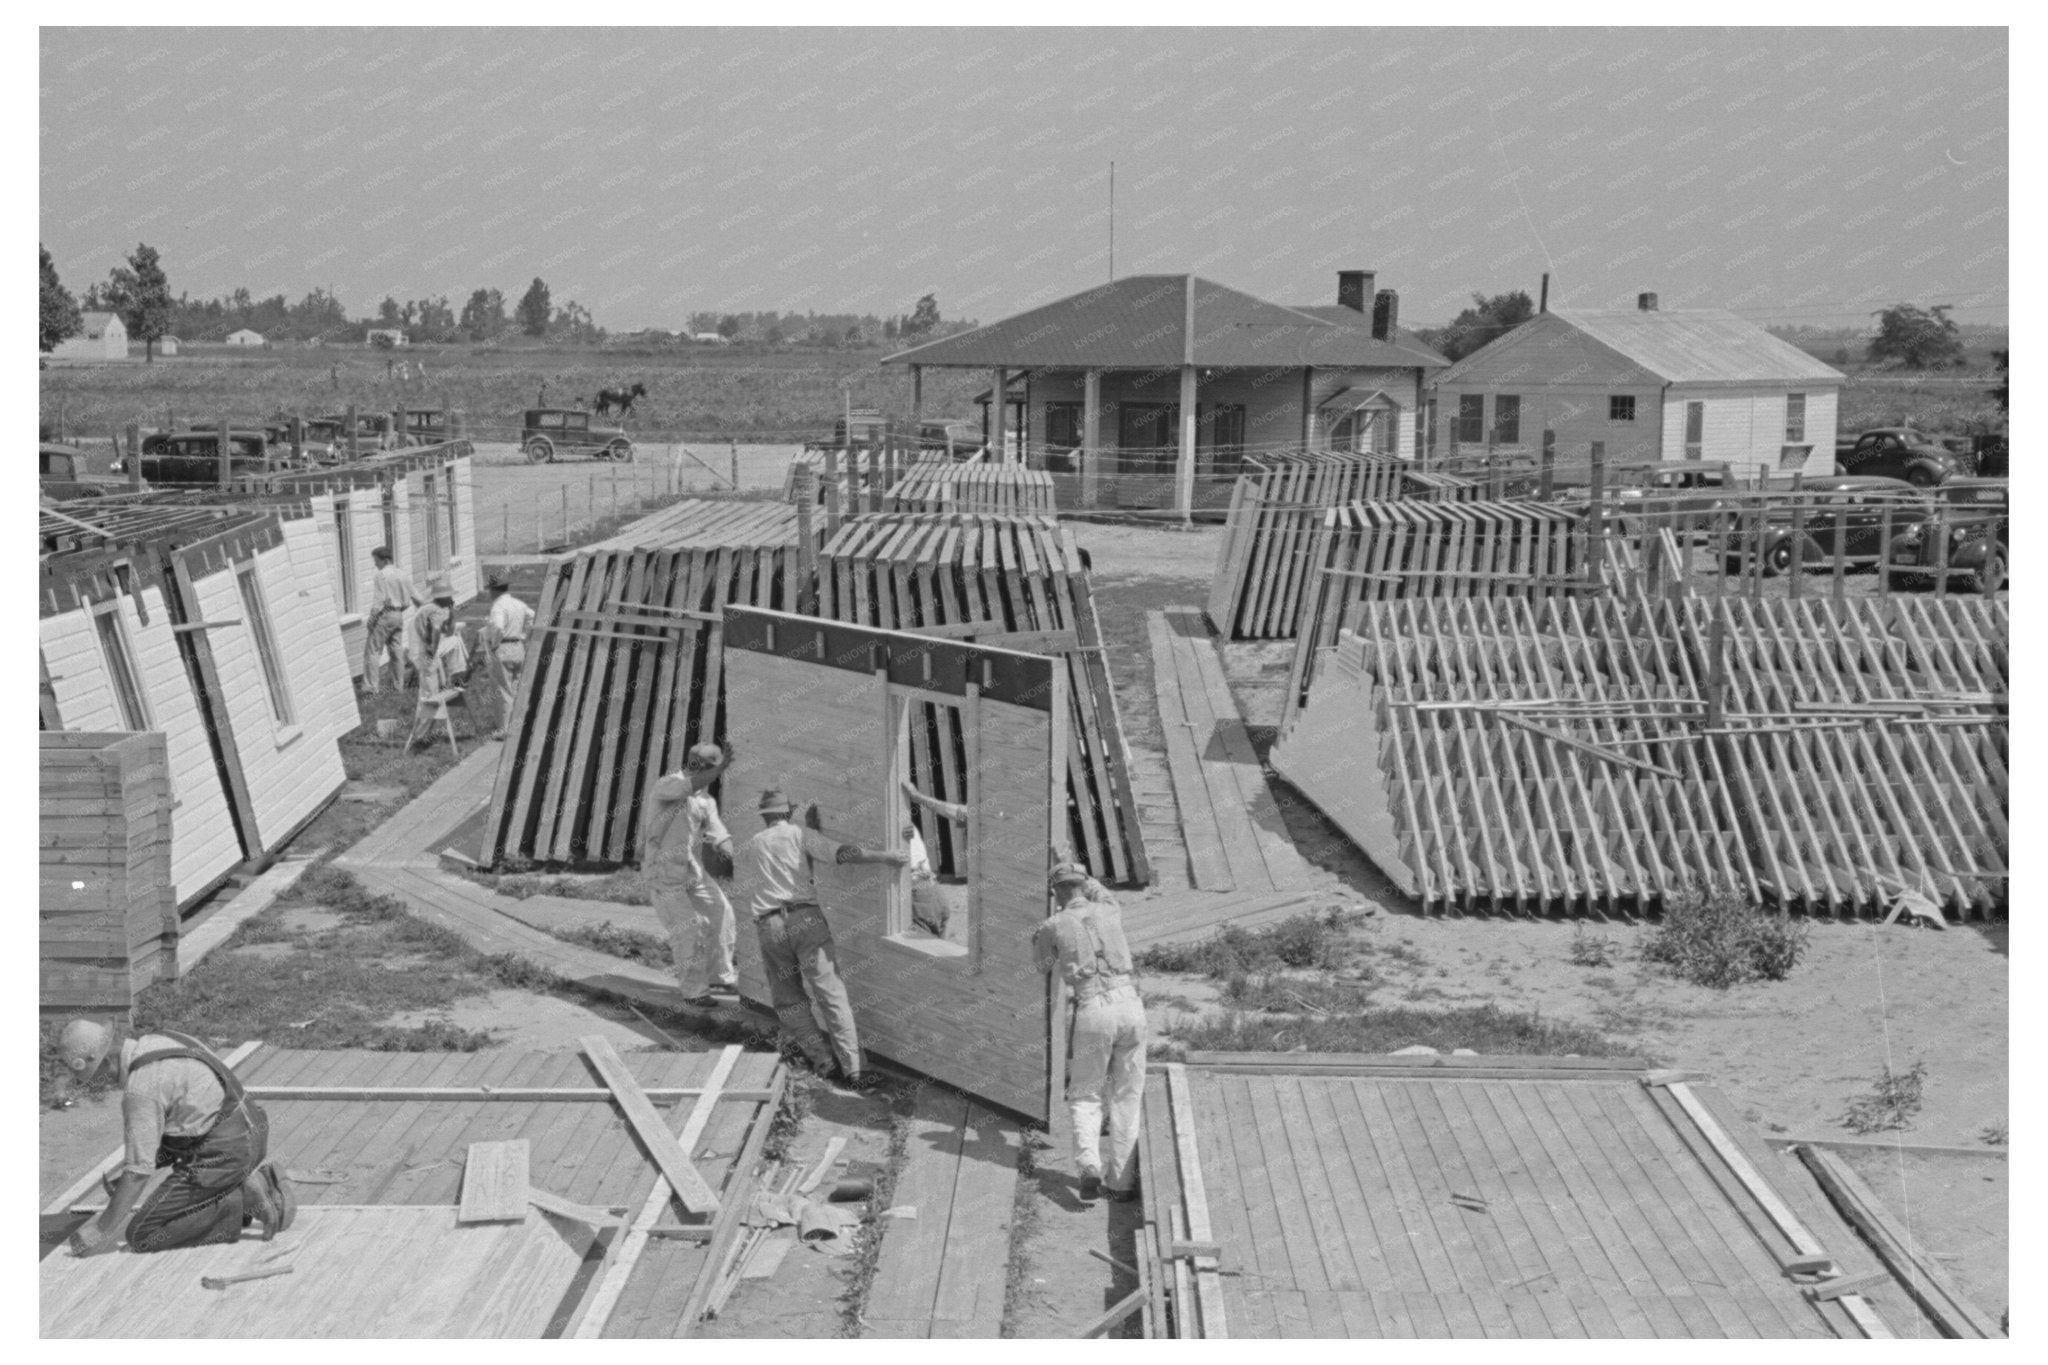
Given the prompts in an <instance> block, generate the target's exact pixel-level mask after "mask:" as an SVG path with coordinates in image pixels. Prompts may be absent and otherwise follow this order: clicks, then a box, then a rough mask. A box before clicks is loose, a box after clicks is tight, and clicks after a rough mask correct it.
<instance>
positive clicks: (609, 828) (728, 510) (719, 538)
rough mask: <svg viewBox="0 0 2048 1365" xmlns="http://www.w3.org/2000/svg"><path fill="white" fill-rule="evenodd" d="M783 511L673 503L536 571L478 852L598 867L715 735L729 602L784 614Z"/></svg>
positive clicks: (788, 567)
mask: <svg viewBox="0 0 2048 1365" xmlns="http://www.w3.org/2000/svg"><path fill="white" fill-rule="evenodd" d="M798 577H799V555H798V529H797V515H796V510H795V509H794V508H792V507H789V506H786V505H784V504H779V503H760V502H710V501H695V500H693V501H684V502H679V503H677V504H675V505H674V506H672V507H669V508H666V509H664V510H663V511H662V512H659V513H656V514H655V515H653V516H651V517H645V518H642V519H641V520H640V521H639V522H637V523H635V524H634V526H633V527H632V528H630V530H629V531H627V532H625V533H622V534H621V535H620V536H618V537H614V538H613V539H611V540H608V541H603V542H600V543H599V544H596V545H592V546H588V547H586V548H584V549H582V550H579V551H577V552H576V553H574V554H570V555H565V556H563V557H562V558H561V559H558V560H556V561H555V562H554V563H553V564H551V565H550V566H549V569H548V575H547V578H546V581H545V583H544V586H543V587H542V589H541V597H540V602H539V604H538V607H537V611H536V615H535V618H534V623H533V627H532V630H531V633H530V634H529V636H528V639H527V646H526V660H527V661H526V669H525V672H524V673H523V675H522V676H521V678H520V683H519V692H518V695H517V697H516V699H515V701H514V703H513V708H512V711H513V714H512V717H511V721H510V724H509V725H508V726H507V727H506V736H505V749H504V755H503V757H502V758H501V760H500V762H499V766H498V777H497V783H496V785H495V787H494V788H493V790H492V793H491V806H490V812H489V815H488V816H487V817H486V820H485V826H484V845H483V861H484V863H485V864H486V865H487V866H491V867H501V866H504V865H505V864H507V863H543V864H572V865H585V864H596V865H610V866H616V865H618V864H620V863H624V862H629V861H631V860H633V859H634V858H636V857H637V856H638V853H639V847H640V839H641V836H642V832H643V831H642V829H641V822H642V818H643V814H644V811H645V809H646V794H647V792H648V790H649V789H650V788H651V786H652V784H653V782H654V780H655V779H656V778H658V777H659V776H660V775H661V774H662V773H664V772H670V771H673V770H674V769H676V768H679V767H681V766H682V759H683V755H684V753H685V752H687V751H688V749H689V747H690V746H691V745H693V744H699V743H705V742H715V741H716V740H717V739H718V738H719V737H720V736H721V735H722V733H723V723H722V716H723V710H724V688H723V686H722V683H721V678H722V662H723V649H722V639H723V630H724V627H723V624H722V617H721V613H722V612H723V611H724V609H725V606H726V604H727V603H729V602H738V603H744V604H747V605H751V606H762V607H773V608H775V609H777V610H784V611H787V610H792V609H794V607H795V605H796V592H797V586H798Z"/></svg>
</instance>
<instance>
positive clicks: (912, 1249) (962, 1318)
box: [861, 1086, 1023, 1338]
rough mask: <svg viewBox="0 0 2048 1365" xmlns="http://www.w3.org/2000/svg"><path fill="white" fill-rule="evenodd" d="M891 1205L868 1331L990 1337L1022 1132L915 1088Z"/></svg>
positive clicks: (998, 1310)
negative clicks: (907, 1214) (905, 1213)
mask: <svg viewBox="0 0 2048 1365" xmlns="http://www.w3.org/2000/svg"><path fill="white" fill-rule="evenodd" d="M910 1122H911V1129H910V1150H909V1153H908V1160H907V1161H906V1162H905V1164H904V1168H903V1171H902V1174H900V1175H899V1176H898V1177H897V1180H896V1199H895V1202H896V1205H897V1206H898V1207H899V1208H901V1207H907V1208H913V1209H915V1210H916V1211H917V1214H916V1216H915V1217H914V1218H896V1219H886V1220H884V1225H883V1226H884V1231H883V1236H882V1258H881V1262H880V1264H879V1266H878V1267H877V1269H876V1272H875V1279H874V1283H873V1284H872V1285H871V1286H870V1288H869V1291H868V1301H867V1309H866V1311H865V1312H864V1313H863V1314H862V1318H863V1320H864V1321H865V1323H866V1326H865V1329H864V1330H863V1331H862V1333H861V1335H863V1336H870V1337H916V1338H924V1337H934V1338H936V1337H994V1336H997V1335H999V1333H1000V1331H1001V1327H1002V1318H1003V1293H1004V1289H1005V1287H1006V1282H1007V1276H1008V1270H1009V1259H1010V1210H1011V1206H1012V1202H1013V1200H1014V1199H1015V1197H1016V1190H1017V1161H1018V1157H1019V1154H1020V1151H1021V1144H1022V1141H1023V1131H1022V1129H1021V1128H1020V1127H1019V1125H1018V1124H1017V1122H1016V1121H1015V1120H1014V1119H1010V1118H1005V1117H1003V1116H1001V1115H998V1114H995V1113H992V1112H991V1111H989V1110H988V1109H985V1108H983V1107H982V1106H981V1105H979V1104H976V1103H974V1102H973V1101H972V1100H969V1099H967V1098H966V1097H965V1096H962V1095H960V1094H957V1093H955V1092H954V1091H951V1090H942V1089H940V1088H939V1087H937V1086H929V1087H926V1088H925V1090H924V1091H923V1092H922V1093H921V1094H920V1095H919V1097H918V1102H917V1111H916V1113H915V1114H914V1115H912V1117H911V1120H910Z"/></svg>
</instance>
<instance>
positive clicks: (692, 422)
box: [40, 346, 988, 443]
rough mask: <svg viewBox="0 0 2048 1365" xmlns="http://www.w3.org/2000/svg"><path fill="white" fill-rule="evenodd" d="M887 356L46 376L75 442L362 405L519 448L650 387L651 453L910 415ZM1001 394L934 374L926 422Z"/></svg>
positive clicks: (458, 350) (548, 358)
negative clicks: (563, 418) (543, 419)
mask: <svg viewBox="0 0 2048 1365" xmlns="http://www.w3.org/2000/svg"><path fill="white" fill-rule="evenodd" d="M884 354H887V353H886V352H883V351H872V350H871V351H817V352H810V351H760V352H755V351H748V350H737V349H736V350H724V349H718V348H712V347H706V348H701V349H693V350H683V351H649V352H624V351H609V350H597V349H588V348H584V349H560V350H544V349H527V348H524V347H509V346H508V347H492V346H411V347H407V348H406V349H405V350H403V351H372V350H368V349H366V348H364V347H360V346H323V347H314V348H305V347H289V348H286V347H280V348H277V349H272V350H257V351H246V352H239V353H228V352H227V348H224V347H223V348H220V349H219V350H216V351H212V352H207V353H200V354H188V355H179V356H176V357H174V358H171V359H163V360H158V361H156V362H155V363H154V364H145V363H143V362H142V361H140V360H133V361H129V362H127V363H125V364H101V365H80V364H72V365H64V366H53V367H51V368H50V369H47V370H44V371H42V373H41V376H40V377H41V395H42V403H41V417H42V420H43V421H45V422H51V421H55V420H56V419H57V418H58V417H59V415H60V414H61V416H62V418H63V421H64V424H65V428H66V430H67V431H69V432H73V433H77V434H82V435H85V436H88V437H104V436H106V435H107V434H109V433H110V432H112V431H113V430H114V428H116V427H118V426H119V425H121V424H123V423H125V422H131V421H139V422H141V423H142V424H143V425H144V426H145V427H147V426H161V425H167V424H169V423H171V422H186V421H190V420H193V419H198V420H203V421H213V420H214V419H215V417H216V415H217V414H219V413H221V412H226V413H227V415H228V417H229V419H230V420H240V419H245V418H264V417H271V416H274V415H277V414H280V413H283V414H289V413H291V412H294V411H296V412H299V413H302V414H305V415H309V416H310V415H314V414H317V413H325V412H338V411H340V410H342V409H343V408H345V407H346V406H347V405H349V404H350V403H354V404H356V405H357V406H358V407H360V408H364V409H370V408H377V409H389V408H394V407H397V406H398V405H399V404H401V403H407V404H416V405H441V404H446V405H450V406H454V407H459V408H461V409H463V410H464V412H465V413H467V414H468V417H469V423H470V435H471V436H472V437H473V438H474V439H476V440H479V441H513V442H516V441H517V440H518V439H519V432H518V423H519V413H520V411H521V410H522V409H524V408H527V407H533V406H540V405H541V404H542V403H543V402H545V403H548V404H553V405H559V406H575V405H577V404H579V403H586V402H588V401H590V400H592V399H593V398H594V397H595V396H596V393H597V391H598V390H599V389H600V388H604V387H607V386H610V387H614V388H618V387H625V386H629V385H631V384H633V383H635V382H639V383H642V384H645V385H646V386H647V393H646V396H645V397H643V398H641V399H639V400H638V401H637V402H636V403H635V404H634V406H633V413H632V415H631V416H630V417H628V418H627V419H625V427H626V430H627V431H628V432H630V433H631V434H632V435H633V436H634V437H635V438H636V439H638V440H649V441H670V440H676V441H680V440H684V439H687V438H697V439H704V438H710V437H728V436H739V437H743V438H744V437H752V438H754V439H755V440H756V441H759V440H762V439H780V440H784V441H791V442H797V443H801V442H802V441H804V440H807V439H817V438H819V437H822V436H827V435H829V434H830V433H831V430H832V421H833V419H834V418H835V417H836V416H838V415H839V413H840V412H841V411H842V410H843V408H844V407H845V405H846V401H847V394H848V393H849V392H850V393H851V395H852V402H853V406H855V407H874V408H881V409H882V410H883V411H885V412H893V413H898V414H908V413H909V411H910V372H909V371H908V370H907V369H904V368H902V367H900V366H890V367H887V368H884V367H882V366H881V365H879V364H878V363H877V362H878V361H879V360H880V359H881V357H882V356H883V355H884ZM387 362H388V365H387ZM400 364H406V365H410V366H411V367H412V368H413V373H414V376H415V377H414V378H412V379H410V380H401V379H400V378H398V376H397V371H396V366H398V365H400ZM422 367H423V368H424V377H423V378H422V377H419V372H420V370H421V369H422ZM987 386H988V377H987V375H985V374H979V373H976V372H973V371H933V372H931V373H929V374H927V375H926V377H925V393H924V399H925V412H926V414H927V415H929V416H932V417H935V418H936V417H965V416H966V415H967V414H968V413H969V412H970V410H971V406H970V404H971V400H972V398H973V396H974V395H975V394H976V393H978V392H980V391H981V390H982V389H984V388H986V387H987ZM543 393H545V395H546V396H545V399H543V397H542V395H543Z"/></svg>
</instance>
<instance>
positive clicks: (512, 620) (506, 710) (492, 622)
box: [484, 569, 533, 739]
mask: <svg viewBox="0 0 2048 1365" xmlns="http://www.w3.org/2000/svg"><path fill="white" fill-rule="evenodd" d="M485 591H487V592H489V593H490V595H491V615H490V619H489V620H488V621H486V622H485V623H484V653H485V655H486V656H487V657H488V658H489V659H490V661H491V680H492V681H493V682H495V683H497V685H498V728H497V731H496V733H494V734H493V735H492V736H491V738H492V739H503V738H504V737H505V727H506V726H507V725H510V724H511V723H512V694H513V693H514V692H516V691H517V690H518V687H519V673H520V670H521V669H523V668H525V667H526V633H527V631H528V630H530V629H531V628H532V626H533V608H532V607H529V606H527V605H526V603H524V602H522V601H520V600H519V599H518V598H516V597H514V596H513V595H512V584H511V582H510V581H509V580H508V579H507V578H506V577H505V573H504V571H503V570H502V569H493V570H492V571H491V581H490V582H489V583H487V584H486V585H485Z"/></svg>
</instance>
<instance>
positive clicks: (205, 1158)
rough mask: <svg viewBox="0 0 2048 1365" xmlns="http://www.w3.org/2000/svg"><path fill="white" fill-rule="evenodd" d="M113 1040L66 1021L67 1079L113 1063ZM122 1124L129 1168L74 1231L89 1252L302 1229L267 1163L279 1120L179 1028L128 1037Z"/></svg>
mask: <svg viewBox="0 0 2048 1365" xmlns="http://www.w3.org/2000/svg"><path fill="white" fill-rule="evenodd" d="M113 1039H114V1035H113V1031H112V1030H111V1029H109V1028H108V1027H107V1026H106V1025H104V1024H101V1023H98V1022H96V1021H94V1020H91V1019H73V1020H72V1021H71V1022H70V1023H68V1024H66V1025H65V1026H64V1033H63V1036H62V1038H61V1040H60V1042H59V1044H58V1055H59V1057H60V1059H61V1060H62V1062H63V1064H64V1067H65V1070H64V1071H62V1072H60V1073H59V1083H60V1085H62V1084H64V1082H65V1081H66V1080H67V1079H68V1081H69V1083H70V1084H83V1083H84V1082H85V1081H87V1080H89V1079H91V1077H92V1075H93V1073H95V1072H97V1071H98V1070H99V1069H100V1067H101V1066H102V1065H104V1064H105V1062H106V1060H107V1057H108V1054H109V1053H110V1052H111V1051H112V1043H113ZM117 1056H118V1062H117V1065H118V1066H119V1068H120V1076H121V1122H122V1128H123V1131H124V1133H125V1136H126V1141H127V1149H128V1150H127V1154H126V1155H127V1164H126V1165H125V1166H123V1167H122V1168H121V1175H120V1179H119V1180H118V1181H110V1182H109V1186H110V1190H111V1197H110V1199H109V1201H108V1203H107V1207H106V1209H105V1210H104V1211H103V1212H102V1213H101V1214H100V1216H99V1217H98V1218H97V1219H95V1220H93V1221H92V1222H91V1223H88V1224H87V1225H86V1226H85V1227H83V1228H80V1229H79V1230H78V1232H77V1233H75V1234H73V1236H72V1238H71V1249H72V1251H74V1252H75V1253H76V1254H78V1255H80V1256H98V1255H102V1254H104V1253H106V1252H109V1251H113V1250H115V1249H116V1248H117V1247H118V1246H120V1244H121V1240H122V1236H123V1234H124V1232H125V1234H126V1237H127V1241H128V1249H129V1250H130V1251H171V1250H174V1249H176V1248H179V1247H198V1246H211V1245H213V1244H215V1243H217V1242H232V1241H235V1240H237V1239H239V1238H240V1237H241V1235H242V1229H243V1228H245V1227H248V1226H250V1225H251V1224H256V1225H260V1226H261V1227H262V1229H263V1240H264V1241H266V1242H267V1241H269V1240H270V1239H271V1237H272V1236H274V1235H275V1234H277V1233H280V1232H283V1231H284V1230H285V1229H286V1228H289V1227H290V1226H291V1225H292V1216H293V1214H294V1213H295V1212H296V1211H297V1209H298V1206H299V1201H298V1196H297V1194H296V1193H295V1192H294V1191H293V1189H292V1187H291V1182H290V1181H288V1180H286V1179H285V1177H284V1174H283V1173H282V1172H280V1171H279V1170H278V1169H277V1167H276V1166H274V1165H272V1164H271V1163H270V1162H268V1161H266V1160H265V1157H266V1156H267V1155H268V1153H269V1147H270V1120H269V1118H268V1116H266V1115H265V1114H264V1112H263V1110H262V1108H261V1107H260V1106H258V1105H257V1103H256V1102H255V1101H254V1100H252V1099H250V1098H249V1097H248V1095H247V1094H246V1093H245V1092H244V1091H243V1089H242V1083H241V1082H240V1081H239V1080H237V1079H236V1078H235V1073H234V1072H233V1071H231V1070H229V1069H228V1067H227V1064H226V1063H224V1062H222V1061H221V1059H220V1058H218V1057H216V1056H214V1055H213V1053H212V1052H211V1051H210V1050H208V1049H207V1048H206V1046H205V1045H204V1044H202V1043H200V1042H199V1041H198V1040H197V1039H193V1038H188V1037H186V1036H185V1035H184V1034H182V1033H172V1032H169V1031H168V1030H166V1031H164V1032H160V1033H145V1034H143V1035H142V1036H141V1037H140V1038H131V1039H128V1040H126V1041H124V1042H123V1043H122V1044H121V1047H120V1051H119V1053H118V1054H117Z"/></svg>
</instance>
